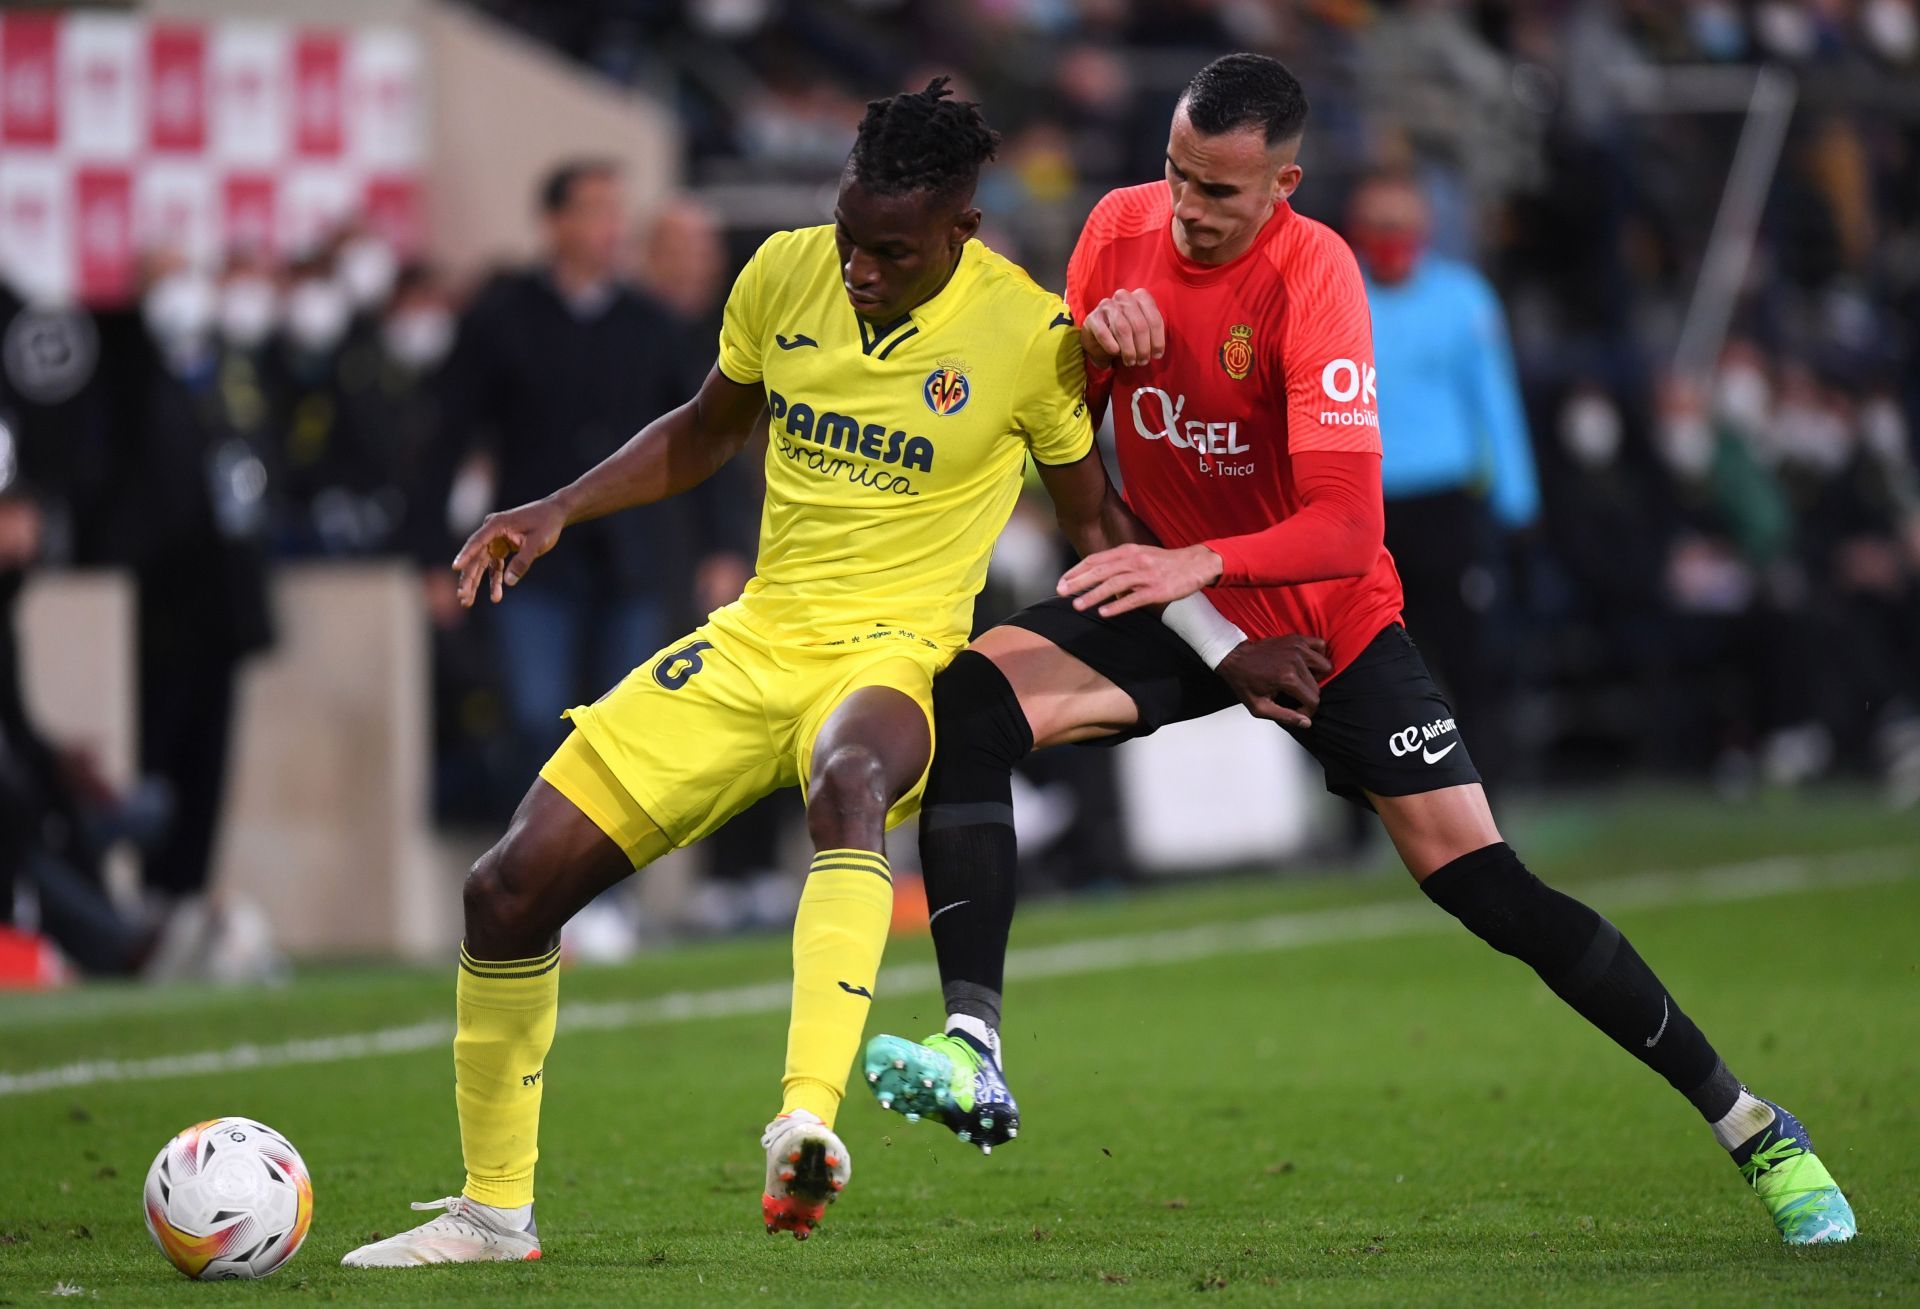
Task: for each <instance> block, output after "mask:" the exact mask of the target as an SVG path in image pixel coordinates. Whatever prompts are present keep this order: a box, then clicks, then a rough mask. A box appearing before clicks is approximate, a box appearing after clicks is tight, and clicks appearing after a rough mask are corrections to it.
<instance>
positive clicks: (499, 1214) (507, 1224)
mask: <svg viewBox="0 0 1920 1309" xmlns="http://www.w3.org/2000/svg"><path fill="white" fill-rule="evenodd" d="M467 1203H468V1204H470V1205H472V1206H473V1207H474V1208H476V1209H485V1210H486V1211H487V1212H488V1214H489V1215H490V1216H491V1217H492V1218H493V1220H494V1222H495V1224H496V1225H497V1226H498V1227H500V1228H502V1229H503V1230H505V1231H509V1232H524V1231H526V1230H527V1228H528V1227H529V1226H531V1225H532V1223H533V1206H532V1205H530V1204H522V1205H515V1206H514V1207H513V1208H511V1209H502V1208H501V1207H500V1206H499V1205H497V1204H481V1203H480V1202H479V1201H478V1200H468V1201H467Z"/></svg>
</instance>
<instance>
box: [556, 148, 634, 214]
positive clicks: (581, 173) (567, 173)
mask: <svg viewBox="0 0 1920 1309" xmlns="http://www.w3.org/2000/svg"><path fill="white" fill-rule="evenodd" d="M619 172H620V165H618V164H616V163H614V162H613V160H611V159H567V160H563V161H561V162H560V163H558V164H555V165H554V166H553V167H552V168H550V169H548V170H547V175H546V176H545V177H544V178H542V179H541V180H540V212H541V213H542V214H545V215H546V216H547V217H548V218H552V217H553V216H554V215H555V214H557V213H559V212H560V211H561V210H563V209H565V208H566V207H567V206H568V205H570V204H572V203H573V188H574V187H576V186H578V185H579V184H580V183H581V182H584V181H585V180H587V179H588V178H590V177H614V176H617V175H618V174H619Z"/></svg>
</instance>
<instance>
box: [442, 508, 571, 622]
mask: <svg viewBox="0 0 1920 1309" xmlns="http://www.w3.org/2000/svg"><path fill="white" fill-rule="evenodd" d="M566 525H567V515H566V513H565V511H564V510H562V509H561V508H560V506H559V505H557V504H555V503H554V502H553V501H551V500H535V501H534V502H533V503H532V504H524V505H521V506H520V507H519V508H518V509H508V510H505V511H503V512H501V513H497V514H488V515H487V516H486V517H485V518H484V519H482V520H481V522H480V526H479V527H477V528H475V529H474V533H473V535H472V536H470V537H468V538H467V543H466V544H465V545H463V546H461V547H460V553H459V554H457V555H455V556H454V557H453V571H454V573H455V574H456V575H457V576H458V578H459V598H460V605H461V607H462V608H465V609H471V608H472V607H473V602H474V601H475V600H477V599H478V598H479V597H480V584H481V582H483V581H484V582H485V583H486V584H487V588H488V591H489V592H490V593H491V595H492V597H493V602H494V603H495V604H499V603H500V600H501V598H502V597H503V596H505V595H506V588H508V587H509V586H513V585H514V584H516V583H517V582H519V580H520V579H521V578H523V577H525V576H526V575H527V570H528V569H529V568H531V567H533V561H534V560H536V559H538V558H539V557H540V556H541V555H543V554H545V553H546V552H547V551H549V550H551V549H553V543H554V542H555V541H558V540H559V539H560V532H561V529H562V528H564V527H566Z"/></svg>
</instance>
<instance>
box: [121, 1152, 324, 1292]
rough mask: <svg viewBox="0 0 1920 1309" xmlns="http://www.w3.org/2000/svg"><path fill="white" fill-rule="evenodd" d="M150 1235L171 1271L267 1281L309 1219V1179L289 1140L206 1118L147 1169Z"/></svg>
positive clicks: (295, 1244)
mask: <svg viewBox="0 0 1920 1309" xmlns="http://www.w3.org/2000/svg"><path fill="white" fill-rule="evenodd" d="M145 1201H146V1203H145V1208H146V1211H147V1230H148V1231H149V1232H151V1233H152V1234H153V1243H154V1244H155V1245H157V1246H159V1247H160V1253H162V1254H164V1255H165V1256H166V1257H167V1258H168V1259H169V1260H171V1261H172V1263H173V1266H174V1267H175V1268H178V1269H179V1270H180V1271H181V1272H183V1273H185V1274H186V1275H187V1276H188V1277H197V1278H199V1279H201V1280H202V1281H208V1282H214V1281H220V1280H223V1279H227V1278H249V1277H265V1276H266V1275H267V1274H268V1273H271V1272H273V1271H274V1270H275V1269H277V1268H279V1267H280V1265H282V1264H284V1263H286V1262H287V1260H289V1259H291V1258H293V1252H294V1251H296V1250H298V1249H299V1248H300V1243H301V1242H302V1241H304V1240H306V1239H307V1227H308V1225H309V1224H311V1223H312V1222H313V1182H312V1181H311V1180H310V1179H309V1178H308V1177H307V1165H306V1163H305V1162H304V1161H303V1160H302V1159H301V1158H300V1152H299V1151H298V1150H295V1149H294V1148H293V1143H292V1142H291V1141H289V1140H287V1138H286V1137H284V1136H282V1135H280V1133H278V1132H276V1131H274V1130H273V1129H272V1128H271V1127H268V1126H267V1125H266V1124H265V1123H258V1122H255V1121H254V1120H253V1119H251V1118H209V1119H208V1120H207V1121H206V1122H204V1123H196V1124H194V1125H193V1126H192V1127H189V1128H188V1129H187V1130H186V1131H184V1132H182V1133H180V1135H178V1136H176V1137H174V1138H173V1139H172V1140H171V1141H168V1142H167V1144H166V1148H165V1149H163V1150H161V1151H160V1154H159V1156H158V1157H157V1158H155V1159H154V1161H153V1167H151V1168H149V1169H148V1170H147V1188H146V1195H145Z"/></svg>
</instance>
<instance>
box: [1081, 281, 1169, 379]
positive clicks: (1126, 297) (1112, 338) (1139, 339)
mask: <svg viewBox="0 0 1920 1309" xmlns="http://www.w3.org/2000/svg"><path fill="white" fill-rule="evenodd" d="M1080 346H1081V348H1082V349H1083V350H1085V351H1086V352H1087V362H1088V363H1089V364H1091V365H1092V366H1093V367H1095V368H1111V367H1113V366H1114V364H1115V363H1116V362H1118V363H1122V364H1126V365H1127V366H1128V367H1132V366H1133V365H1135V364H1144V363H1146V362H1147V361H1148V360H1150V359H1158V358H1159V357H1160V356H1161V355H1163V354H1165V353H1166V352H1167V320H1166V319H1165V318H1164V317H1162V316H1161V313H1160V306H1159V305H1157V304H1155V303H1154V302H1153V297H1152V296H1151V295H1149V294H1148V293H1147V292H1146V291H1145V290H1144V289H1142V288H1135V289H1134V290H1131V291H1115V292H1114V293H1113V294H1112V295H1110V296H1108V297H1107V298H1106V299H1104V300H1102V301H1101V302H1100V303H1099V304H1097V305H1095V306H1094V307H1093V312H1092V313H1090V314H1088V315H1087V321H1086V322H1084V323H1082V324H1080Z"/></svg>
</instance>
